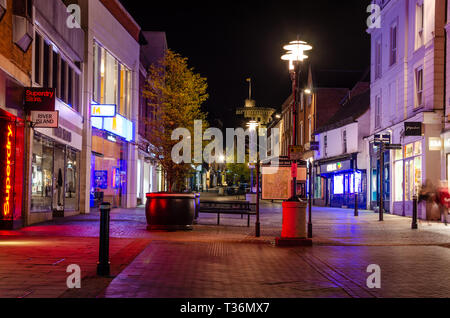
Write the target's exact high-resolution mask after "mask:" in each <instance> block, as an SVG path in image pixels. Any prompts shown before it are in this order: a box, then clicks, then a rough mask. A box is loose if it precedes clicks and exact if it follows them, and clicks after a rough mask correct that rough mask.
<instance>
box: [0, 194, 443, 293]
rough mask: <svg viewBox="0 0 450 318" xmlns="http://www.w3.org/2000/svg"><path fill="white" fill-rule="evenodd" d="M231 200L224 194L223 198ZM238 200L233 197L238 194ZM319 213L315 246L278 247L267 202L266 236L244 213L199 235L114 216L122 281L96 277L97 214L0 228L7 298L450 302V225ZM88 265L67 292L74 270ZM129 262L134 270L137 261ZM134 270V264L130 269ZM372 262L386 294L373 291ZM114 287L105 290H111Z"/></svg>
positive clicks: (276, 224) (0, 283) (277, 221)
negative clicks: (437, 299) (68, 270)
mask: <svg viewBox="0 0 450 318" xmlns="http://www.w3.org/2000/svg"><path fill="white" fill-rule="evenodd" d="M216 199H224V198H216ZM233 199H234V198H233ZM384 219H385V221H384V222H379V221H378V215H377V214H375V213H373V212H370V211H360V216H359V217H354V216H353V211H352V210H343V209H330V208H314V209H313V231H314V238H313V240H314V246H313V247H312V248H276V247H275V246H274V240H275V237H277V236H279V235H280V233H281V221H282V211H281V204H280V203H271V202H263V203H262V205H261V225H262V227H261V234H262V235H261V237H260V238H255V236H254V221H255V219H254V217H252V226H251V227H250V228H247V226H246V225H247V224H246V223H247V222H246V220H245V218H244V220H243V219H241V218H240V216H229V215H224V216H223V217H222V218H221V225H220V226H217V225H216V216H215V215H209V214H201V215H200V224H199V225H196V226H195V227H194V231H191V232H170V233H168V232H148V231H147V230H146V220H145V213H144V210H143V209H142V208H138V209H131V210H121V209H118V210H113V211H112V213H111V230H110V232H111V263H112V266H113V268H112V269H113V272H114V275H113V276H116V275H117V276H116V277H115V278H114V277H109V278H99V277H96V275H95V271H96V263H97V257H98V229H99V213H98V212H93V213H92V214H89V215H79V216H74V217H69V218H63V219H56V220H54V221H51V222H47V223H43V224H38V225H35V226H31V227H27V228H24V229H21V230H19V231H0V297H96V296H98V297H130V298H135V297H155V298H161V297H174V298H184V297H189V298H190V297H194V298H195V297H199V298H211V297H232V298H235V297H245V298H246V297H262V298H271V297H274V298H281V297H283V298H284V297H286V298H291V297H306V298H308V297H418V296H426V297H448V295H449V291H450V290H449V286H450V281H449V279H448V278H447V277H450V275H449V274H450V273H449V271H450V269H449V268H448V263H449V260H450V250H449V247H450V227H445V226H444V225H443V224H441V223H436V222H426V221H419V229H418V230H415V231H413V230H411V219H409V218H404V217H399V216H394V215H385V218H384ZM72 263H75V264H79V265H81V267H82V273H83V280H82V287H83V288H82V289H81V290H70V291H68V290H67V288H66V286H65V280H66V278H67V276H68V274H67V273H66V272H65V269H66V267H67V265H68V264H72ZM130 263H131V264H130ZM128 264H130V265H128ZM369 264H378V265H380V266H381V271H382V274H381V275H382V276H381V277H382V288H381V289H380V290H369V289H368V288H367V286H366V279H367V277H368V275H369V274H368V273H367V272H366V268H367V266H368V265H369ZM105 288H106V289H105Z"/></svg>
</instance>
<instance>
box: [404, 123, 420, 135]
mask: <svg viewBox="0 0 450 318" xmlns="http://www.w3.org/2000/svg"><path fill="white" fill-rule="evenodd" d="M405 136H406V137H408V136H422V123H421V122H405Z"/></svg>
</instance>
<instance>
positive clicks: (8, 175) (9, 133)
mask: <svg viewBox="0 0 450 318" xmlns="http://www.w3.org/2000/svg"><path fill="white" fill-rule="evenodd" d="M12 138H13V130H12V127H11V125H8V129H7V131H6V160H5V161H6V178H5V199H4V203H3V216H5V217H7V216H9V215H10V213H11V192H12V191H11V157H12V144H11V140H12Z"/></svg>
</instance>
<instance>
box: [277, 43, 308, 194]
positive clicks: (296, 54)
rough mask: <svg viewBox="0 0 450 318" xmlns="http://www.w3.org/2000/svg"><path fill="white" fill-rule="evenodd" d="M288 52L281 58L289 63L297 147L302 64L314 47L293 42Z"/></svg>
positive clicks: (294, 180)
mask: <svg viewBox="0 0 450 318" xmlns="http://www.w3.org/2000/svg"><path fill="white" fill-rule="evenodd" d="M284 49H285V50H286V51H287V53H286V54H285V55H283V56H282V57H281V59H282V60H284V61H289V72H290V74H291V80H292V95H293V100H294V103H293V105H292V121H293V122H292V134H293V143H294V144H293V146H297V143H298V138H297V102H298V101H297V95H298V94H297V90H298V76H299V73H300V70H299V65H300V62H302V61H304V60H305V59H306V58H308V56H306V55H305V54H304V52H305V51H309V50H311V49H312V46H310V45H308V44H307V43H306V42H303V41H292V42H290V43H289V44H288V45H285V46H284ZM295 166H296V162H295V161H292V170H293V171H294V169H295ZM290 200H292V201H297V200H298V199H297V178H296V177H294V178H293V180H292V197H291V199H290Z"/></svg>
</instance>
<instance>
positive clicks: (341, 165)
mask: <svg viewBox="0 0 450 318" xmlns="http://www.w3.org/2000/svg"><path fill="white" fill-rule="evenodd" d="M351 166H352V165H351V161H350V160H347V161H342V162H333V163H329V164H326V165H322V166H320V171H321V173H333V172H339V171H345V170H351V169H352V167H351Z"/></svg>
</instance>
